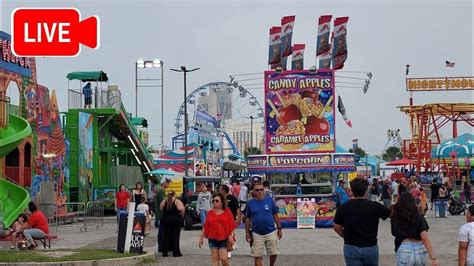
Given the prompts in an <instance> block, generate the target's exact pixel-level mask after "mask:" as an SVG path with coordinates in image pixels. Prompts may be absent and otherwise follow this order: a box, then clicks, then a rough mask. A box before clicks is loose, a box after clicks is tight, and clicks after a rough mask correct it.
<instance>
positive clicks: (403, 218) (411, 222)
mask: <svg viewBox="0 0 474 266" xmlns="http://www.w3.org/2000/svg"><path fill="white" fill-rule="evenodd" d="M390 223H391V231H392V235H393V236H394V237H395V252H396V253H397V265H426V262H427V257H426V254H427V253H428V255H429V257H430V259H431V265H438V263H437V261H436V257H435V255H434V252H433V247H432V246H431V242H430V239H429V237H428V229H429V226H428V223H427V222H426V220H425V218H424V217H423V216H422V215H421V214H420V211H419V209H418V206H417V205H416V203H415V198H414V197H413V195H412V194H411V193H409V192H405V193H402V194H401V195H400V199H399V200H398V202H397V203H395V206H394V207H393V213H392V217H391V220H390Z"/></svg>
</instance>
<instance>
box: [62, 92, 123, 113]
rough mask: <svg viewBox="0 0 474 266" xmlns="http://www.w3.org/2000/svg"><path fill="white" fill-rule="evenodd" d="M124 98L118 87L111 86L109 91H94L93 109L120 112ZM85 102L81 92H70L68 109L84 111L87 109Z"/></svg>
mask: <svg viewBox="0 0 474 266" xmlns="http://www.w3.org/2000/svg"><path fill="white" fill-rule="evenodd" d="M121 103H122V96H121V93H120V90H118V89H117V88H116V86H109V89H108V90H97V91H95V90H93V91H92V102H91V108H115V109H116V110H117V111H118V110H120V104H121ZM84 104H85V100H84V96H83V94H82V93H81V91H77V90H72V89H69V90H68V108H69V109H82V108H85V105H84Z"/></svg>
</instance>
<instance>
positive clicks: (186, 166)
mask: <svg viewBox="0 0 474 266" xmlns="http://www.w3.org/2000/svg"><path fill="white" fill-rule="evenodd" d="M170 70H171V71H175V72H183V74H184V75H183V77H184V103H183V104H184V165H185V166H184V176H188V108H187V104H186V98H187V92H186V73H188V72H193V71H196V70H199V67H198V68H193V69H191V70H188V69H186V67H185V66H181V67H180V69H179V70H178V69H174V68H171V69H170Z"/></svg>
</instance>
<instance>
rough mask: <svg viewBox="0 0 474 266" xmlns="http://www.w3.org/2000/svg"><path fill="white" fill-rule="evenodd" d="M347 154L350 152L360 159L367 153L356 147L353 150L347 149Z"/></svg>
mask: <svg viewBox="0 0 474 266" xmlns="http://www.w3.org/2000/svg"><path fill="white" fill-rule="evenodd" d="M349 152H352V153H354V154H355V155H358V156H359V157H360V158H362V157H365V156H367V153H366V152H365V151H364V149H362V148H361V147H357V148H356V149H355V150H353V149H352V148H351V149H349Z"/></svg>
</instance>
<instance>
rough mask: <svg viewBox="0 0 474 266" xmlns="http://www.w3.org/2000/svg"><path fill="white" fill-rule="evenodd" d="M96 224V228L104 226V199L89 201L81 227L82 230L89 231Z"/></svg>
mask: <svg viewBox="0 0 474 266" xmlns="http://www.w3.org/2000/svg"><path fill="white" fill-rule="evenodd" d="M94 224H95V228H96V229H99V227H104V202H102V201H89V202H87V204H86V209H85V216H84V226H83V227H82V228H81V232H87V229H89V228H91V229H92V226H93V225H94Z"/></svg>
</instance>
